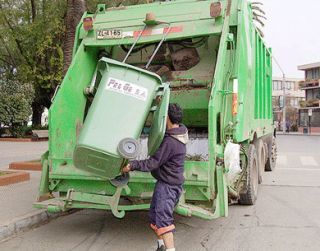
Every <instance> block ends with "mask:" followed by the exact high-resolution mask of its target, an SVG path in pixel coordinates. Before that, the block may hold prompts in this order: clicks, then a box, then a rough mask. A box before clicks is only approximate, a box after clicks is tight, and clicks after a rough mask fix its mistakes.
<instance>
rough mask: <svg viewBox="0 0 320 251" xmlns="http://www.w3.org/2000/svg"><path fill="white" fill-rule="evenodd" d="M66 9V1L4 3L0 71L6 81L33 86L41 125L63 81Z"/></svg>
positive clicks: (7, 0)
mask: <svg viewBox="0 0 320 251" xmlns="http://www.w3.org/2000/svg"><path fill="white" fill-rule="evenodd" d="M65 9H66V3H65V1H64V0H54V1H46V0H29V1H27V0H25V1H21V0H0V42H1V44H2V46H1V48H0V68H1V71H2V72H6V76H9V78H7V79H5V81H15V82H19V83H20V84H21V85H23V84H27V85H29V84H32V85H33V87H34V90H35V96H34V99H33V102H32V107H33V113H34V117H35V116H36V117H37V119H36V120H38V121H35V122H38V123H39V121H40V119H41V113H42V111H43V108H44V107H49V106H50V99H51V95H52V93H53V91H54V89H55V86H56V85H57V84H58V83H60V81H61V79H62V66H63V50H62V43H63V38H64V22H63V19H64V13H65ZM13 72H15V74H12V73H13Z"/></svg>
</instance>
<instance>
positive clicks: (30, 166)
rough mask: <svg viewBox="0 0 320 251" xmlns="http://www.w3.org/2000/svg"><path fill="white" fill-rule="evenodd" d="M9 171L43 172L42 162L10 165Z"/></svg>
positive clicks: (13, 163)
mask: <svg viewBox="0 0 320 251" xmlns="http://www.w3.org/2000/svg"><path fill="white" fill-rule="evenodd" d="M9 169H12V170H27V171H42V165H41V162H30V161H23V162H12V163H10V164H9Z"/></svg>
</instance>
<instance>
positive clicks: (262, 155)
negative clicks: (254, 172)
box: [254, 139, 266, 184]
mask: <svg viewBox="0 0 320 251" xmlns="http://www.w3.org/2000/svg"><path fill="white" fill-rule="evenodd" d="M254 146H255V148H256V152H257V160H258V175H259V176H258V177H259V179H258V181H259V184H261V183H262V175H263V173H264V169H265V164H266V152H265V149H264V143H263V140H262V139H256V140H255V141H254Z"/></svg>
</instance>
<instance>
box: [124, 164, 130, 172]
mask: <svg viewBox="0 0 320 251" xmlns="http://www.w3.org/2000/svg"><path fill="white" fill-rule="evenodd" d="M130 171H131V168H130V164H127V165H126V166H124V167H123V168H122V173H128V172H130Z"/></svg>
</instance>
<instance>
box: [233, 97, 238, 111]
mask: <svg viewBox="0 0 320 251" xmlns="http://www.w3.org/2000/svg"><path fill="white" fill-rule="evenodd" d="M237 114H238V94H237V93H233V94H232V115H233V116H236V115H237Z"/></svg>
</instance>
